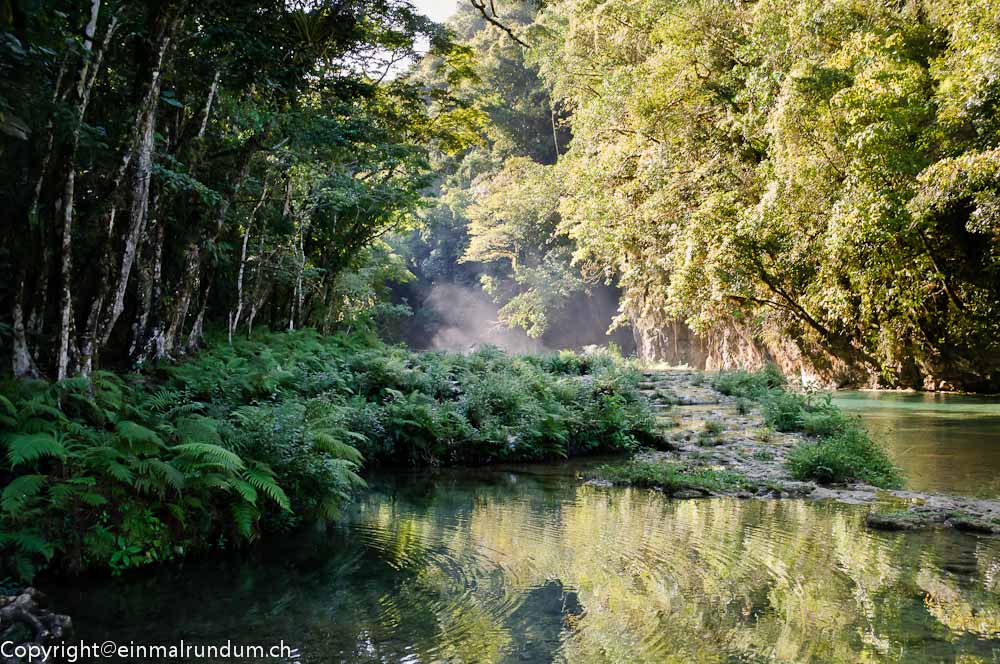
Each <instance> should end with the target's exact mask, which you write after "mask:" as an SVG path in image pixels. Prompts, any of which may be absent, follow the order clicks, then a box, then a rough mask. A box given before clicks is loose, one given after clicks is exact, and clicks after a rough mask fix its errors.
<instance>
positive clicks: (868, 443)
mask: <svg viewBox="0 0 1000 664" xmlns="http://www.w3.org/2000/svg"><path fill="white" fill-rule="evenodd" d="M788 468H789V470H791V472H792V476H793V477H795V478H796V479H801V480H814V481H816V482H819V483H820V484H832V483H839V482H848V481H852V480H860V481H863V482H866V483H868V484H871V485H873V486H877V487H882V488H886V489H889V488H895V487H899V486H901V485H902V483H903V480H902V477H901V476H900V473H899V469H898V468H896V466H895V465H894V464H893V463H892V460H891V459H890V458H889V456H888V455H887V454H886V453H885V450H883V449H882V448H881V447H880V446H879V445H877V444H876V443H875V442H874V441H872V439H871V438H869V437H868V434H867V433H866V432H865V430H864V429H861V428H859V427H850V428H847V429H844V430H842V431H839V432H837V433H834V434H830V435H826V436H824V437H822V438H819V439H818V440H812V441H807V442H804V443H800V444H799V445H797V446H795V447H794V448H793V449H792V451H791V453H790V454H789V455H788Z"/></svg>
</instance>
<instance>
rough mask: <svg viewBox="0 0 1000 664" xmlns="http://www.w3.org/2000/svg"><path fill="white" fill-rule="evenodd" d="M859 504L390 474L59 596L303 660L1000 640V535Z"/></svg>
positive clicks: (876, 647)
mask: <svg viewBox="0 0 1000 664" xmlns="http://www.w3.org/2000/svg"><path fill="white" fill-rule="evenodd" d="M862 518H863V511H862V510H859V509H857V508H848V507H843V506H834V505H825V504H816V503H806V502H796V501H746V502H741V501H737V500H729V499H712V500H698V501H670V500H665V499H663V497H662V496H660V495H659V494H657V493H655V492H650V491H645V490H618V489H615V490H607V489H601V488H595V487H590V486H585V485H580V484H578V483H576V482H575V481H574V480H573V479H572V478H566V477H559V476H552V475H539V474H534V473H531V472H526V473H511V472H493V473H490V472H478V473H461V472H455V473H445V474H441V475H438V476H436V477H433V478H426V477H409V478H387V479H385V480H383V481H375V482H374V489H373V491H372V492H371V493H370V494H369V495H368V496H366V497H365V499H364V500H363V501H361V502H360V504H359V505H358V506H357V509H356V512H355V513H354V514H353V515H351V517H350V518H349V519H347V520H345V523H344V524H342V526H340V527H338V528H337V529H336V530H335V531H334V532H332V533H317V534H316V536H315V537H313V538H310V539H309V540H308V541H305V540H299V541H296V542H288V543H286V544H285V545H284V546H282V547H280V548H278V549H276V550H271V551H268V552H263V553H262V554H261V556H260V557H259V558H258V559H255V560H246V561H243V562H241V563H240V564H239V565H230V566H221V565H219V563H218V562H215V563H209V562H207V561H206V562H205V563H202V564H199V565H197V566H189V567H188V568H187V569H186V570H175V571H172V572H169V573H166V572H165V573H164V574H162V575H160V576H158V577H154V578H151V579H149V578H147V579H145V580H143V581H141V582H132V583H130V582H127V581H122V582H118V583H116V584H114V585H112V586H105V587H103V588H97V589H91V590H90V591H80V592H77V593H75V594H74V595H72V596H69V597H64V598H59V599H60V601H63V602H66V603H68V604H72V605H73V606H72V610H75V611H76V615H77V616H80V617H79V619H77V623H78V626H79V629H80V631H81V632H83V633H85V636H86V637H87V638H95V639H97V640H101V639H103V638H116V639H118V640H119V641H122V640H127V639H130V638H131V639H135V640H136V641H140V640H144V641H145V640H151V639H153V640H156V639H159V640H161V641H167V640H170V639H171V638H175V637H177V636H180V635H184V636H185V638H187V639H189V640H192V641H193V640H201V641H205V642H211V641H213V640H219V639H222V640H225V639H226V638H230V639H234V640H237V639H241V638H242V639H251V640H253V641H254V642H270V641H274V642H276V641H277V640H278V639H284V640H285V641H286V642H293V643H295V645H297V646H298V647H300V648H301V650H302V652H303V657H302V661H304V662H336V661H347V662H354V661H363V662H368V661H371V662H376V661H378V662H397V661H406V662H430V661H453V662H551V661H557V662H758V661H782V662H812V661H815V662H941V661H947V662H953V661H961V662H996V661H1000V609H998V607H1000V541H998V540H996V539H986V538H982V539H980V538H974V537H970V536H958V535H955V534H953V533H948V532H935V533H924V534H885V533H876V532H872V531H868V530H866V529H864V527H863V525H862ZM193 597H198V598H199V599H197V600H196V601H194V600H193V599H192V598H193Z"/></svg>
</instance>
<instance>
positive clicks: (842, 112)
mask: <svg viewBox="0 0 1000 664" xmlns="http://www.w3.org/2000/svg"><path fill="white" fill-rule="evenodd" d="M595 6H596V5H595V4H594V3H592V2H588V0H554V1H551V2H546V3H545V4H544V8H543V9H542V10H541V11H540V12H539V13H538V15H537V16H536V17H534V20H533V22H532V25H531V26H530V27H529V28H528V29H527V30H528V33H529V34H531V35H532V48H531V49H529V51H528V53H527V56H526V57H527V64H528V65H529V66H530V67H532V68H534V69H535V70H536V71H537V72H538V75H539V77H540V79H541V81H542V83H543V86H542V91H543V92H544V94H546V95H548V96H549V98H550V99H552V103H553V108H556V109H564V111H565V113H566V117H565V118H564V119H563V121H562V125H563V126H564V127H566V128H567V129H568V130H570V131H571V132H572V141H571V142H569V143H568V144H567V145H566V146H565V149H563V150H562V152H561V154H560V155H559V157H558V161H557V163H556V164H555V165H554V167H553V166H552V165H550V164H549V163H548V162H544V161H541V160H536V163H535V164H531V165H526V164H524V163H523V158H520V157H519V158H518V159H506V160H503V161H501V162H500V163H499V164H495V165H493V166H492V173H493V175H492V177H489V178H484V180H483V181H481V182H476V183H475V184H473V185H472V186H471V187H470V190H471V192H472V193H473V195H474V196H475V195H476V194H480V193H483V194H485V196H484V197H483V202H482V203H479V202H478V200H479V199H478V198H477V199H476V200H477V206H476V208H475V210H476V211H475V213H473V214H472V215H471V217H472V221H473V223H472V224H471V225H470V227H469V228H470V232H471V233H472V235H473V243H472V244H470V247H473V248H474V249H477V250H478V249H480V248H490V249H492V248H495V247H499V246H501V245H503V246H506V247H508V248H512V247H516V248H517V250H518V252H519V253H520V254H522V255H524V256H529V255H530V254H531V252H532V251H535V252H544V251H545V250H547V249H548V248H549V247H550V246H551V245H552V243H543V244H541V245H538V244H535V245H533V244H532V243H533V242H535V240H533V239H532V238H531V237H530V235H528V234H527V233H525V232H524V229H528V230H532V231H537V230H538V229H541V228H544V227H545V220H549V219H554V218H557V219H558V221H557V222H556V234H555V238H556V241H557V242H558V243H562V242H565V238H568V239H569V240H570V243H569V244H570V249H571V250H572V256H573V265H574V268H576V269H578V270H579V272H580V273H581V274H584V275H601V276H603V277H605V278H607V277H608V276H611V275H613V276H614V277H615V278H616V279H617V282H618V284H619V285H620V286H621V288H622V291H623V293H622V298H621V302H620V304H621V311H622V319H623V320H627V321H629V322H631V323H633V324H634V325H635V326H636V327H638V329H639V330H640V332H648V333H649V335H650V336H651V337H655V336H656V334H658V333H659V332H661V331H662V330H663V329H665V328H667V327H668V326H670V325H674V324H676V323H677V322H678V321H682V322H683V323H685V324H687V325H688V326H689V327H690V328H692V329H693V330H694V331H695V332H696V333H699V334H701V335H705V336H707V337H708V338H709V340H710V342H711V341H714V340H721V339H730V338H732V335H733V332H734V331H736V332H737V334H738V335H739V336H744V337H746V338H753V339H755V340H757V341H759V342H762V343H763V344H764V345H766V346H768V347H769V348H771V349H772V350H777V349H779V348H780V349H782V351H781V352H787V350H786V349H788V348H790V347H797V348H798V349H799V350H801V351H802V353H801V355H802V357H803V359H804V360H805V361H810V360H813V361H815V366H816V368H817V369H819V370H829V360H830V358H829V357H828V355H827V354H829V355H832V356H834V357H835V358H836V360H838V361H841V362H843V363H846V364H848V365H850V366H853V367H857V368H859V369H866V368H870V367H875V371H877V372H878V373H879V374H880V378H881V379H882V381H884V382H885V383H889V384H906V385H911V386H914V387H922V386H923V385H924V384H925V381H927V382H929V381H932V380H933V381H935V382H937V380H939V379H941V378H942V377H947V379H948V381H949V382H952V381H954V383H955V384H957V385H959V386H961V385H963V384H964V385H965V386H968V387H969V388H971V389H982V390H988V389H991V388H992V389H993V390H995V389H997V386H998V384H997V382H996V376H997V368H998V366H1000V365H998V358H1000V353H998V352H997V350H998V344H1000V308H998V307H997V306H996V305H995V303H996V301H997V299H998V294H1000V286H998V285H1000V252H998V251H997V246H1000V245H998V242H997V239H998V237H1000V225H998V219H1000V215H998V213H997V210H998V204H997V200H998V197H1000V178H998V176H997V172H998V169H997V166H998V163H1000V152H998V147H997V146H998V145H1000V122H998V120H997V113H996V108H997V105H998V99H1000V83H998V81H1000V77H998V76H997V65H996V62H997V58H998V55H1000V38H998V37H997V35H998V34H1000V31H998V29H997V26H998V25H1000V7H998V5H997V3H995V2H988V1H987V0H975V1H973V2H965V1H964V0H941V1H937V0H934V1H932V0H918V1H916V2H907V3H878V2H875V3H857V2H829V1H825V0H808V1H805V2H792V1H790V0H780V1H777V2H769V3H733V2H727V1H725V0H708V1H706V2H701V1H699V2H695V1H692V0H677V1H672V2H668V3H665V4H664V3H658V2H654V1H653V0H637V1H628V2H626V1H625V0H610V1H609V2H606V3H602V4H601V5H600V11H595ZM510 80H511V81H512V80H513V79H510ZM552 171H555V173H554V174H553V173H552ZM546 182H557V183H558V190H560V191H561V192H562V194H561V195H560V196H559V200H558V206H556V205H554V204H553V203H552V202H551V201H552V199H551V196H552V195H553V194H552V192H553V191H554V190H555V189H556V188H557V187H545V186H540V185H543V184H544V183H546ZM505 192H519V193H521V194H523V198H522V199H521V200H511V201H510V202H509V204H507V205H505V201H504V194H505ZM508 210H510V214H509V215H508V214H507V211H508ZM551 211H554V212H551ZM525 220H530V221H533V222H534V224H533V225H531V224H525V223H524V221H525ZM550 223H551V222H550ZM515 239H517V240H520V242H515V241H514V240H515ZM495 240H501V241H499V242H497V241H495ZM508 253H510V252H508ZM560 285H561V284H559V283H556V284H554V285H553V289H554V290H558V288H559V286H560ZM529 305H530V306H529ZM540 306H541V307H542V308H543V309H544V306H545V305H542V304H541V302H540V300H539V298H535V300H533V301H531V302H526V303H525V306H524V307H518V308H517V313H518V316H519V318H521V319H526V320H530V321H535V320H542V319H543V317H542V316H540V315H537V314H530V315H529V313H528V312H530V311H533V309H534V308H537V307H540ZM824 351H825V352H824ZM869 370H870V369H869ZM736 382H737V383H738V381H736ZM723 385H724V386H726V383H723ZM740 387H741V386H739V385H736V384H734V385H733V386H732V389H734V390H739V389H740ZM726 389H729V387H728V386H726ZM734 394H735V392H734Z"/></svg>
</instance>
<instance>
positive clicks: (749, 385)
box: [712, 364, 786, 404]
mask: <svg viewBox="0 0 1000 664" xmlns="http://www.w3.org/2000/svg"><path fill="white" fill-rule="evenodd" d="M785 382H786V381H785V377H784V376H783V375H782V374H781V371H779V369H778V367H777V366H775V365H774V364H767V365H765V366H764V368H763V369H761V370H760V371H754V372H750V371H744V370H742V369H741V370H737V371H726V372H723V373H720V374H719V375H718V377H717V378H716V379H715V380H714V381H713V382H712V385H713V387H715V389H717V390H718V391H719V392H722V393H723V394H725V395H728V396H733V397H739V398H741V399H760V398H762V397H764V396H766V395H767V394H768V392H769V391H770V390H772V389H774V388H777V387H782V386H784V385H785ZM737 404H739V402H737Z"/></svg>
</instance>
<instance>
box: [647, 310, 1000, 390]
mask: <svg viewBox="0 0 1000 664" xmlns="http://www.w3.org/2000/svg"><path fill="white" fill-rule="evenodd" d="M632 333H633V335H634V337H635V344H636V353H637V355H638V356H639V357H640V358H641V359H644V360H648V361H652V362H666V363H667V364H672V365H682V364H686V365H688V366H691V367H694V368H697V369H703V370H705V371H719V370H727V369H749V370H754V369H759V368H760V367H762V366H764V365H765V364H767V363H769V362H770V363H774V364H776V365H777V366H778V367H779V368H780V369H781V371H782V373H784V374H785V375H786V376H789V377H794V378H797V379H799V380H801V382H802V383H803V384H807V385H818V386H820V387H824V388H828V389H833V388H847V387H853V388H871V389H875V388H908V389H916V390H930V391H938V390H942V391H952V390H961V391H969V392H997V391H1000V373H998V372H997V371H996V370H995V367H997V366H1000V358H997V357H983V358H982V361H981V362H978V363H970V362H968V361H958V360H955V359H950V358H936V359H935V361H927V360H924V361H918V360H916V359H913V358H908V359H906V360H905V361H903V362H900V364H899V365H898V366H894V367H885V368H879V367H875V366H873V365H872V364H870V363H869V362H866V361H865V359H864V358H863V356H862V355H861V354H860V353H857V354H856V353H852V352H850V351H848V352H840V353H837V354H835V353H833V352H831V351H830V350H829V349H827V348H824V347H822V346H821V345H819V344H817V343H816V342H814V341H812V340H810V339H808V337H807V335H805V334H796V333H795V332H794V331H793V332H790V333H789V332H786V333H783V334H782V333H776V332H773V331H763V332H762V331H759V330H751V329H750V328H749V327H748V326H746V325H740V324H738V323H729V324H726V325H721V326H718V327H716V328H714V329H712V330H711V331H709V332H707V333H705V334H696V333H695V332H694V331H692V330H691V328H689V327H688V326H687V325H685V324H684V323H683V322H680V321H676V322H673V323H671V324H669V325H666V326H659V327H655V328H642V327H639V326H633V328H632ZM887 376H888V377H889V378H887Z"/></svg>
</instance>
